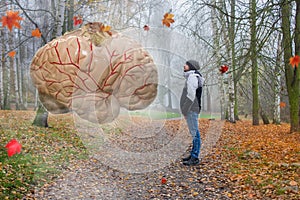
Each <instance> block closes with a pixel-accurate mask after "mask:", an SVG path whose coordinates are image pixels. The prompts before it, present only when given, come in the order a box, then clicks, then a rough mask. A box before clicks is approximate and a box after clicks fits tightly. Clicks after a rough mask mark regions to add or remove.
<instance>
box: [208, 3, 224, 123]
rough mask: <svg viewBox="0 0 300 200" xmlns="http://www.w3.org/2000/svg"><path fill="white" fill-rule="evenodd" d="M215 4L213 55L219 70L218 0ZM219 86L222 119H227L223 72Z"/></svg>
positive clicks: (220, 74) (212, 11)
mask: <svg viewBox="0 0 300 200" xmlns="http://www.w3.org/2000/svg"><path fill="white" fill-rule="evenodd" d="M211 4H212V5H213V6H212V8H211V21H212V22H211V24H212V31H213V36H214V38H213V41H214V50H213V55H215V57H214V58H215V63H216V67H217V71H219V67H220V66H221V65H222V64H221V55H220V38H221V35H220V31H218V30H219V28H218V17H217V4H218V2H217V1H216V0H212V3H211ZM218 86H219V93H220V95H219V96H220V112H221V120H224V119H225V115H226V114H225V107H226V106H225V92H224V80H223V74H222V73H218Z"/></svg>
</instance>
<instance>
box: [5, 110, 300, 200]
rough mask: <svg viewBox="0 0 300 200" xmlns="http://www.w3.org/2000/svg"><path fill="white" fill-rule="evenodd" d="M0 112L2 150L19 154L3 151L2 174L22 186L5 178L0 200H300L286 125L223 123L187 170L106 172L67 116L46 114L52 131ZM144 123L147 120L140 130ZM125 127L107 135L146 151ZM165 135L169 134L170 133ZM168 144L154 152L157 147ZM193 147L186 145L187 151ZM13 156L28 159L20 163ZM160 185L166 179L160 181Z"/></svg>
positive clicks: (292, 139) (173, 125)
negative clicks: (13, 141) (10, 146)
mask: <svg viewBox="0 0 300 200" xmlns="http://www.w3.org/2000/svg"><path fill="white" fill-rule="evenodd" d="M0 112H1V114H0V134H1V145H2V146H3V145H5V144H6V143H7V142H8V141H9V140H10V138H17V139H18V141H20V143H22V147H23V150H22V152H21V153H20V154H18V155H16V156H14V157H12V158H8V156H7V155H6V152H5V151H4V150H1V160H0V168H1V170H2V172H3V171H5V172H6V174H10V175H11V176H12V177H13V178H15V179H17V180H19V182H21V184H18V185H16V186H15V187H11V186H10V185H9V184H8V183H9V181H11V180H12V178H9V177H8V176H7V175H5V176H3V174H2V177H1V187H0V196H1V198H3V199H5V198H8V199H22V198H24V199H64V198H70V197H73V198H75V199H99V197H101V198H102V199H112V198H113V199H299V198H300V196H299V185H300V184H299V180H300V177H299V174H300V171H299V169H300V168H299V167H300V164H299V162H300V147H299V142H300V134H299V133H293V134H290V133H289V125H288V124H281V125H273V124H270V125H259V126H252V125H251V122H250V121H246V120H243V121H238V122H237V123H236V124H232V123H229V122H226V123H225V124H224V127H223V129H222V134H221V136H220V139H219V141H218V143H217V144H216V145H214V146H213V147H212V150H211V152H210V153H208V154H206V155H205V157H204V158H202V162H201V164H200V165H198V166H194V167H187V166H184V165H182V164H181V160H180V157H181V156H178V159H176V160H173V161H172V162H171V163H170V164H169V165H167V166H165V167H163V168H159V169H157V170H154V171H150V172H146V173H129V172H123V171H119V170H116V169H114V168H111V167H110V166H107V165H105V164H103V163H102V162H100V161H99V159H95V158H94V157H93V156H91V155H89V154H88V152H87V150H86V148H85V147H84V145H83V144H82V143H81V140H80V138H79V137H78V136H77V135H76V131H75V130H74V122H73V120H72V118H71V116H70V115H60V116H59V115H58V116H52V115H50V118H49V124H50V126H52V128H48V129H43V128H38V127H34V126H31V122H32V120H33V118H34V115H35V113H34V112H32V111H0ZM20 112H22V113H20ZM136 120H139V119H136ZM141 121H142V119H141ZM16 122H18V123H16ZM210 123H211V121H209V120H207V119H201V120H200V129H201V136H202V140H205V138H206V137H207V135H206V133H207V132H209V126H210V125H209V124H210ZM16 124H17V126H16ZM142 124H145V123H140V124H139V126H142ZM166 124H167V125H166V126H165V127H167V128H168V129H173V130H177V129H178V121H176V120H171V121H168V123H166ZM124 130H125V129H124ZM124 130H120V129H118V128H117V129H116V127H114V128H107V132H108V133H109V134H110V135H116V134H117V135H118V137H114V140H112V141H113V142H115V144H118V145H123V146H122V148H127V149H129V150H131V151H133V150H134V151H140V152H143V150H141V149H139V148H140V146H138V145H135V146H134V145H132V144H133V143H132V141H128V140H126V137H124V134H126V131H124ZM113 131H116V134H113V133H112V132H113ZM130 131H133V129H131V130H130ZM165 136H167V137H170V138H172V137H174V136H173V135H172V134H167V133H166V135H165ZM146 139H147V142H148V143H150V142H151V140H149V138H146ZM139 140H140V142H141V141H142V140H141V138H139ZM165 142H166V141H162V142H161V143H160V144H159V145H156V146H152V147H153V148H161V145H164V144H165ZM144 144H146V142H145V143H144ZM141 145H142V143H141ZM150 146H151V145H150ZM150 146H149V147H148V148H149V149H148V150H150ZM190 148H191V147H190V146H189V147H187V149H186V153H188V152H189V150H190ZM144 150H145V149H144ZM183 154H184V152H183ZM5 156H6V157H5ZM25 157H29V158H30V161H29V160H26V159H24V158H25ZM33 158H36V159H33ZM12 159H13V160H12ZM18 159H20V160H22V159H23V160H25V162H23V163H20V161H19V160H18ZM42 165H44V167H41V166H42ZM45 166H47V167H45ZM31 168H39V169H41V170H40V171H41V175H44V176H39V177H34V178H32V179H29V178H28V177H29V174H30V173H36V174H35V176H37V174H38V173H37V171H33V170H29V169H31ZM25 169H27V170H25ZM43 170H44V171H43ZM22 173H23V174H24V175H23V176H22V177H21V176H20V174H22ZM27 176H28V177H27ZM26 177H27V178H26ZM37 179H39V180H37ZM162 180H166V181H163V183H164V184H162ZM38 183H39V184H38ZM7 191H9V192H7Z"/></svg>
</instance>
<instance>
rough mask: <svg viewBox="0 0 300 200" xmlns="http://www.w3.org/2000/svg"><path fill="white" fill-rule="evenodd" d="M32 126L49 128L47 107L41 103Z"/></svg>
mask: <svg viewBox="0 0 300 200" xmlns="http://www.w3.org/2000/svg"><path fill="white" fill-rule="evenodd" d="M32 125H35V126H40V127H49V126H48V111H47V110H46V109H45V107H44V106H43V105H42V104H41V103H39V107H38V110H37V112H36V115H35V118H34V121H33V123H32Z"/></svg>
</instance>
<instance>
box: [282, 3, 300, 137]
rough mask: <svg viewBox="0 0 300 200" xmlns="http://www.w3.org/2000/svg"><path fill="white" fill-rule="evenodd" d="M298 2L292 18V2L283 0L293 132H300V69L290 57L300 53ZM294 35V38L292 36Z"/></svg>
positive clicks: (283, 31) (287, 80)
mask: <svg viewBox="0 0 300 200" xmlns="http://www.w3.org/2000/svg"><path fill="white" fill-rule="evenodd" d="M294 2H295V3H296V15H295V16H294V19H292V17H293V15H292V6H293V5H292V4H291V3H290V1H288V0H282V1H281V14H282V27H281V28H282V37H283V38H282V40H283V51H284V66H285V78H286V86H287V91H288V97H289V104H290V123H291V129H290V131H291V132H300V116H299V115H300V106H299V105H300V96H299V95H300V70H299V67H297V66H291V64H290V58H291V57H292V55H293V47H294V48H295V49H294V55H299V54H300V0H296V1H294ZM293 21H294V22H295V29H294V32H293V33H292V31H291V26H292V22H293ZM292 35H294V40H293V38H292Z"/></svg>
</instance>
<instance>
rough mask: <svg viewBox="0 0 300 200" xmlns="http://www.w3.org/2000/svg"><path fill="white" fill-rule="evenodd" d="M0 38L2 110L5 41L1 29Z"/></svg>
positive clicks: (0, 102) (2, 100) (1, 107)
mask: <svg viewBox="0 0 300 200" xmlns="http://www.w3.org/2000/svg"><path fill="white" fill-rule="evenodd" d="M0 34H1V35H0V36H1V55H2V56H1V68H0V109H3V106H4V83H3V80H4V66H5V57H4V55H5V48H4V47H5V40H4V33H3V29H1V30H0Z"/></svg>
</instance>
